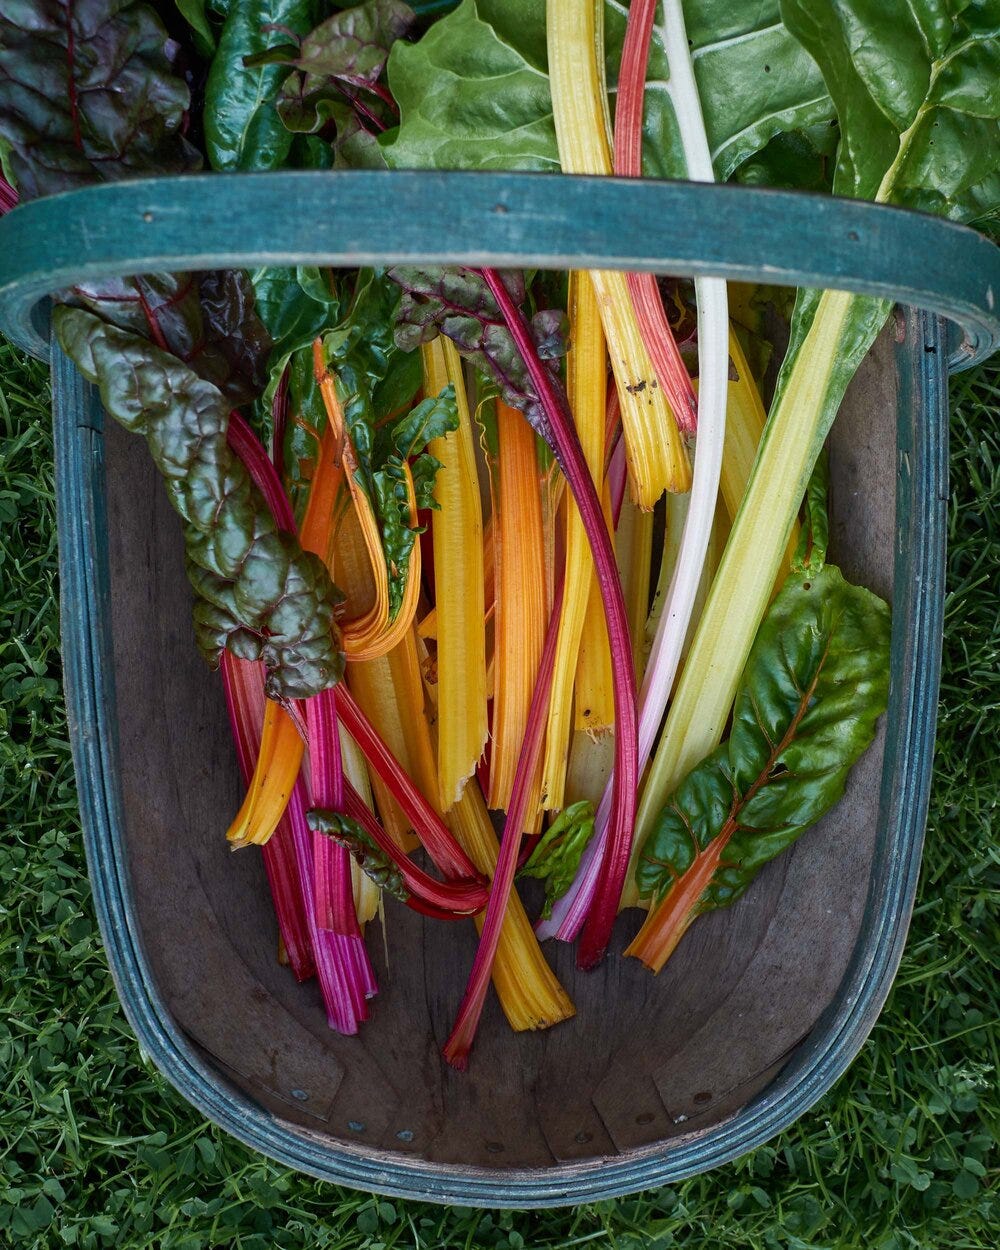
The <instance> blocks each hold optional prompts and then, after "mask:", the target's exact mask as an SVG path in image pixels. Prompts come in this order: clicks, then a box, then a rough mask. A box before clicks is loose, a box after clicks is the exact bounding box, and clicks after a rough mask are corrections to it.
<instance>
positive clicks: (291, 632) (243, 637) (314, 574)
mask: <svg viewBox="0 0 1000 1250" xmlns="http://www.w3.org/2000/svg"><path fill="white" fill-rule="evenodd" d="M53 328H54V330H55V333H56V334H57V335H58V338H59V342H60V343H61V344H62V347H63V350H64V351H65V352H66V353H67V355H68V356H69V357H70V358H71V359H72V360H73V361H74V362H75V364H76V366H77V368H78V369H79V370H80V371H81V373H83V375H84V376H85V377H86V378H87V379H88V380H90V381H91V382H95V383H96V384H97V385H98V386H99V388H100V391H101V399H102V401H103V403H104V407H105V409H106V411H107V412H108V413H109V415H111V416H112V417H114V419H115V420H116V421H118V422H120V423H121V424H122V425H123V426H124V427H125V428H126V429H128V430H132V431H134V432H135V433H139V434H142V435H144V436H145V439H146V442H147V445H148V447H149V450H150V454H151V455H152V457H153V460H154V461H155V463H156V466H157V468H158V469H159V470H160V472H161V474H162V475H163V478H164V482H165V484H166V487H167V494H168V497H169V499H170V502H171V504H172V505H173V507H174V508H175V509H176V511H177V512H178V513H179V514H180V516H181V518H182V521H183V523H184V524H183V529H184V544H185V555H186V560H187V569H188V577H189V579H190V581H191V584H192V586H193V587H194V590H195V596H196V602H195V608H194V622H195V635H196V639H197V642H198V645H199V648H200V649H201V651H202V653H203V654H204V656H205V658H206V659H207V660H208V661H209V662H210V663H211V664H213V665H215V664H217V663H218V662H219V657H220V655H221V653H222V651H223V649H227V650H229V651H232V652H233V654H235V655H238V656H240V657H241V658H243V659H262V660H263V661H264V663H265V665H266V667H267V670H268V673H267V692H268V694H269V695H270V696H271V697H273V698H279V697H280V698H284V699H304V698H308V697H309V696H310V695H312V694H315V693H316V692H317V691H319V690H323V689H325V688H326V687H327V686H331V685H333V684H335V683H336V682H337V681H338V680H339V679H340V676H341V674H342V673H343V656H342V655H341V654H340V652H339V649H338V631H337V627H336V624H335V621H334V612H335V609H336V606H337V603H338V602H339V600H340V594H339V591H337V589H336V587H335V586H334V585H333V583H332V582H331V581H330V577H329V574H328V573H327V570H326V566H325V565H324V564H323V562H322V560H320V559H319V557H318V556H315V555H313V554H312V553H310V552H304V551H303V550H302V549H301V547H300V546H299V544H298V541H297V540H296V539H295V538H294V537H293V536H292V535H291V534H289V533H285V532H282V531H280V530H279V529H278V527H277V525H276V523H275V520H274V517H273V515H272V513H271V510H270V508H269V507H268V506H267V503H266V502H265V500H264V498H263V496H262V495H261V493H260V491H259V490H258V489H257V487H256V486H255V485H254V484H253V483H252V482H251V480H250V478H249V476H248V474H247V471H246V469H245V468H244V467H243V464H242V462H241V461H240V460H239V459H238V457H237V456H236V455H235V454H234V453H233V452H232V451H231V450H230V448H229V445H228V443H227V440H226V432H227V428H228V425H229V413H230V407H231V405H230V403H229V401H228V400H227V399H226V397H225V396H224V395H223V394H222V393H221V392H220V391H219V390H218V389H217V388H216V387H214V386H213V385H212V384H211V383H210V382H206V381H205V380H204V379H203V378H200V377H199V376H198V375H197V374H196V373H194V372H193V371H192V370H191V369H189V368H188V366H187V365H185V364H183V363H182V362H181V361H180V360H178V359H177V357H176V356H172V355H170V354H169V353H167V352H164V351H161V350H160V349H159V348H156V347H153V346H152V345H151V344H150V343H148V342H147V341H146V340H144V339H141V338H138V337H137V336H136V335H134V334H130V333H129V332H128V331H126V330H121V329H119V328H118V327H117V326H111V325H108V324H107V323H106V322H104V321H101V320H100V319H99V318H98V317H95V316H94V315H93V314H92V313H89V312H86V311H84V310H83V309H80V308H67V307H60V308H57V309H56V310H55V311H54V313H53Z"/></svg>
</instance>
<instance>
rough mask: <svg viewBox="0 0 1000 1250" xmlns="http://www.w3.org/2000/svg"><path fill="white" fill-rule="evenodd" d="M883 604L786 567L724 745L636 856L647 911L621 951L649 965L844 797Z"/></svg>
mask: <svg viewBox="0 0 1000 1250" xmlns="http://www.w3.org/2000/svg"><path fill="white" fill-rule="evenodd" d="M889 624H890V622H889V608H888V606H887V605H886V604H885V603H883V602H882V600H881V599H879V598H877V597H876V596H875V595H873V594H872V593H871V592H870V591H867V590H863V589H861V588H860V587H858V586H852V585H850V584H849V583H847V582H845V581H844V579H843V577H842V576H841V574H840V571H839V569H837V568H834V567H833V566H829V565H828V566H827V567H825V568H822V569H818V570H815V571H810V570H803V571H801V572H797V573H792V574H791V575H790V576H789V577H788V579H787V580H786V582H785V585H784V587H783V588H782V590H781V593H780V594H779V595H778V597H777V598H776V599H775V601H774V603H773V604H772V606H771V608H770V610H769V612H768V614H767V616H766V617H765V618H764V621H763V623H762V624H761V627H760V630H759V631H758V634H757V638H756V641H755V642H754V645H753V649H752V650H751V652H750V658H749V660H748V661H747V665H746V669H745V670H744V673H743V677H742V679H741V682H740V687H739V691H738V693H737V696H736V703H735V707H734V711H733V728H732V733H731V735H730V737H729V740H728V742H724V743H723V744H722V745H721V746H720V747H718V748H716V750H715V751H713V752H712V754H711V755H709V756H708V758H707V759H705V760H704V761H703V762H702V763H701V764H699V765H698V767H697V768H695V769H694V770H693V771H692V772H691V773H689V774H688V776H687V777H686V778H685V779H684V781H682V782H681V784H680V785H679V786H678V788H677V790H676V791H675V792H674V794H673V796H672V797H671V799H670V801H669V802H668V804H667V806H666V807H665V808H664V810H663V811H662V813H661V814H660V816H659V818H658V819H657V821H656V824H655V825H654V826H653V829H652V831H651V833H650V834H649V836H648V837H647V839H646V842H645V844H644V845H643V847H642V850H641V852H640V858H639V862H638V866H637V869H636V882H637V885H638V887H639V894H640V896H641V897H643V898H651V899H652V900H653V904H654V910H653V911H652V912H651V914H650V918H649V919H648V920H647V921H646V923H645V924H644V926H643V929H642V931H641V932H640V934H639V936H638V937H637V939H636V941H635V942H634V943H633V945H632V947H630V948H629V951H628V953H630V954H635V955H637V956H638V957H639V958H640V959H642V960H643V962H645V963H646V964H648V965H649V966H650V967H652V968H654V969H655V970H657V971H658V970H659V968H660V967H662V965H663V963H664V962H665V961H666V959H667V958H668V957H669V955H670V953H671V952H672V951H673V949H674V948H675V947H676V945H677V943H678V941H680V938H681V937H682V936H683V934H684V932H685V931H686V929H687V927H688V925H690V924H691V922H692V921H693V920H694V919H695V918H696V917H697V916H699V915H701V914H702V913H703V912H706V911H711V910H713V909H715V908H718V907H726V906H728V905H729V904H730V903H732V902H733V901H734V900H735V899H737V898H739V897H740V895H741V894H742V893H743V892H744V891H745V890H746V889H747V887H748V886H749V885H750V883H751V881H753V879H754V877H755V876H756V874H757V873H758V871H759V870H760V869H761V867H762V866H763V865H764V864H766V863H767V862H768V860H771V859H773V858H774V857H775V856H776V855H779V854H780V853H781V852H782V851H783V850H785V849H786V847H788V846H790V845H791V844H792V843H793V842H794V841H795V839H796V838H797V837H798V836H799V834H800V833H802V831H803V830H804V829H807V828H808V827H809V826H810V825H812V824H814V823H815V822H816V821H817V820H819V819H820V817H821V816H823V815H824V814H825V813H826V812H828V811H829V810H830V808H832V807H833V805H834V804H835V803H836V802H837V801H838V800H839V799H840V797H841V795H842V794H843V793H844V784H845V782H846V780H847V774H848V772H849V771H850V768H851V766H852V765H853V764H854V762H855V761H856V760H857V759H858V757H859V756H860V755H861V754H862V752H863V751H864V750H865V748H866V747H867V746H868V745H869V743H870V742H871V740H872V738H873V736H874V733H875V722H876V721H877V719H878V717H879V716H880V715H881V714H882V712H883V711H884V710H885V707H886V702H887V699H888V690H889V632H890V631H889Z"/></svg>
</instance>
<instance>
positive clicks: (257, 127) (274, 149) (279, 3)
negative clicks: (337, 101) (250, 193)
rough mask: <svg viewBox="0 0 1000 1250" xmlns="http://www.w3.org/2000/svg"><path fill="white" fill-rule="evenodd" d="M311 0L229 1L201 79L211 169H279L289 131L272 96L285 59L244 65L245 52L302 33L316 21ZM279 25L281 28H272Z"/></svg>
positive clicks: (283, 74) (281, 78)
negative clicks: (210, 62)
mask: <svg viewBox="0 0 1000 1250" xmlns="http://www.w3.org/2000/svg"><path fill="white" fill-rule="evenodd" d="M316 8H317V5H316V0H241V2H240V3H238V4H233V5H231V6H230V8H229V11H228V13H227V15H226V20H225V24H224V25H223V27H222V33H221V34H220V36H219V46H218V48H217V49H216V52H215V56H214V58H213V59H212V65H211V68H210V69H209V72H208V81H207V82H206V84H205V113H204V126H205V146H206V149H207V151H208V159H209V161H210V163H211V165H212V167H213V169H223V170H228V169H278V168H280V167H281V166H282V165H284V164H285V163H286V161H287V159H288V155H289V152H290V151H291V147H292V135H291V132H290V131H289V130H287V129H286V127H285V126H284V125H283V124H282V121H281V118H280V117H279V116H278V113H277V108H276V102H277V99H278V96H279V93H280V91H281V86H282V83H283V82H284V80H285V78H286V77H287V76H288V66H287V64H282V63H276V64H264V65H260V64H257V65H252V66H249V67H248V66H246V65H244V63H243V62H244V60H245V59H246V58H248V57H259V56H260V55H261V54H262V53H265V52H267V51H268V50H269V49H271V48H273V47H275V46H276V45H280V44H287V43H288V37H289V36H288V32H289V31H290V32H292V33H293V34H295V35H304V34H305V33H306V32H307V31H309V30H310V29H311V28H312V26H313V25H314V24H315V21H316V16H317V14H316ZM275 27H280V28H281V29H280V30H275V29H274V28H275Z"/></svg>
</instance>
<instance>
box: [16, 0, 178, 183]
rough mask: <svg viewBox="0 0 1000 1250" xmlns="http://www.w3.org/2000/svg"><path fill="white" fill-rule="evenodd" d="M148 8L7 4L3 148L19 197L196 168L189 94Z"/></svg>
mask: <svg viewBox="0 0 1000 1250" xmlns="http://www.w3.org/2000/svg"><path fill="white" fill-rule="evenodd" d="M175 47H176V45H173V44H171V42H170V40H169V39H168V37H167V32H166V30H165V29H164V27H163V25H162V23H161V21H160V19H159V17H157V15H156V14H155V13H154V11H153V10H152V9H151V8H149V7H148V6H147V5H145V4H129V3H122V0H42V2H40V3H39V2H37V0H3V3H0V148H3V149H4V153H5V155H4V167H5V169H6V170H7V171H8V172H9V174H10V176H11V178H12V179H13V180H14V182H15V183H16V185H17V188H18V192H19V194H20V197H21V199H22V200H31V199H35V198H36V197H37V196H41V195H53V194H55V193H56V192H58V191H70V190H72V189H73V188H75V187H80V186H85V185H87V184H89V183H92V182H115V181H118V180H120V179H123V178H134V177H137V176H140V175H142V174H148V173H164V174H169V173H183V172H184V171H186V170H189V169H195V168H197V167H198V165H199V163H200V160H199V157H198V154H197V152H196V151H195V149H194V148H193V147H192V146H191V145H190V144H189V143H188V142H187V140H186V139H184V138H183V136H182V135H181V125H182V122H183V119H184V114H185V111H186V110H187V109H188V108H189V107H190V95H189V92H188V89H187V86H186V85H185V83H184V81H183V80H182V79H181V78H179V77H177V76H176V75H175V74H174V72H173V64H172V57H173V55H174V51H175Z"/></svg>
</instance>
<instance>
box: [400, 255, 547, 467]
mask: <svg viewBox="0 0 1000 1250" xmlns="http://www.w3.org/2000/svg"><path fill="white" fill-rule="evenodd" d="M388 272H389V276H390V277H391V278H392V279H393V281H394V282H397V283H399V285H400V286H401V287H402V288H403V290H404V292H405V294H404V295H403V299H402V301H401V303H400V305H399V311H398V313H397V318H396V343H397V344H398V346H400V347H401V348H402V349H403V350H404V351H412V350H413V349H414V348H416V347H418V346H419V345H420V344H422V343H429V342H430V341H431V340H432V339H434V338H435V337H436V336H437V333H438V331H439V330H440V331H441V333H443V334H445V335H447V337H448V338H450V339H451V340H452V342H453V343H454V344H455V346H456V347H457V348H458V350H459V351H460V352H461V353H462V355H463V356H465V358H466V359H467V360H470V361H471V362H472V363H473V364H474V365H475V366H476V367H477V368H478V369H480V370H481V371H482V372H483V373H485V374H487V375H488V376H489V377H492V378H493V379H494V380H495V381H496V383H497V385H498V386H499V387H500V393H501V395H502V396H503V399H504V401H505V402H506V403H508V404H510V405H511V406H512V407H515V408H519V409H520V410H521V411H522V412H523V413H524V415H525V416H526V417H527V419H528V420H529V421H530V422H531V424H532V427H533V428H534V429H535V430H536V431H537V433H538V434H539V435H540V436H541V437H542V438H543V439H544V440H545V442H547V443H548V444H549V445H550V446H551V445H552V442H553V440H554V437H555V435H554V434H553V432H552V430H551V429H550V428H549V423H548V419H547V418H546V416H545V412H544V409H543V407H542V403H541V400H540V399H539V396H538V393H537V391H536V390H535V387H534V384H533V382H532V381H531V378H530V377H529V375H528V368H527V366H526V365H525V363H524V359H523V357H522V356H521V353H520V352H519V351H518V349H517V346H516V344H515V343H514V338H513V336H512V335H511V332H510V330H509V329H508V328H507V324H506V322H505V321H504V319H503V316H502V314H501V312H500V309H499V307H498V305H497V302H496V300H495V299H494V298H493V295H492V293H491V292H490V290H489V287H488V286H487V285H486V280H485V279H484V278H483V275H482V273H481V272H480V271H479V270H477V269H468V268H464V267H456V268H449V269H437V268H435V269H428V268H424V267H422V266H419V265H395V266H393V267H392V268H391V269H390V270H389V271H388ZM503 281H504V285H505V286H506V287H507V290H508V291H510V293H511V295H512V296H513V298H514V300H515V301H516V302H517V303H518V304H523V303H524V302H525V286H524V275H523V274H522V273H521V272H520V271H519V270H510V271H507V272H505V273H504V274H503ZM531 328H532V331H533V333H534V337H535V343H536V345H537V346H538V349H539V355H540V356H541V357H542V359H543V360H547V361H549V362H550V367H551V368H552V371H553V373H554V374H556V376H558V368H559V359H560V357H561V356H563V355H564V354H565V351H566V336H567V323H566V317H565V314H564V313H562V312H560V311H558V310H556V309H542V310H540V311H539V312H536V313H535V315H534V317H533V318H532V320H531Z"/></svg>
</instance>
